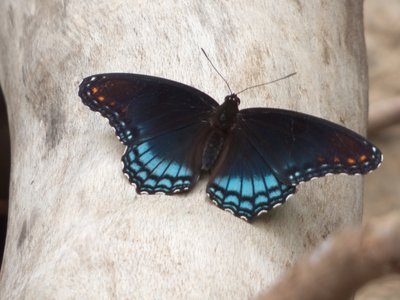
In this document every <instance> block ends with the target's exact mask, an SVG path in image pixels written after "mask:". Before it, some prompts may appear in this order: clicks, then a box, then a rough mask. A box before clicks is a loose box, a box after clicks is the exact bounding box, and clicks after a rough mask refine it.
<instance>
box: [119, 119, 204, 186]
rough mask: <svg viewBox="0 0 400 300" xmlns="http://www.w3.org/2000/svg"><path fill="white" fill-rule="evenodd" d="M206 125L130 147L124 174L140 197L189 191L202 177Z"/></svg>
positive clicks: (189, 127)
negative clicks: (201, 168)
mask: <svg viewBox="0 0 400 300" xmlns="http://www.w3.org/2000/svg"><path fill="white" fill-rule="evenodd" d="M205 131H207V127H206V126H205V125H204V124H201V123H200V124H196V125H190V126H187V127H184V128H181V129H176V130H174V131H172V132H169V133H167V134H163V135H159V136H157V137H155V138H152V139H149V140H147V141H145V142H142V143H139V144H134V145H130V146H128V147H127V150H126V152H125V154H124V155H123V157H122V162H123V164H124V169H123V172H124V173H125V174H126V175H127V176H128V178H129V181H130V182H131V183H133V184H135V185H136V191H137V192H138V193H147V194H155V193H164V194H172V193H177V192H182V191H187V190H189V189H190V188H191V187H192V185H193V184H194V183H196V181H197V179H198V177H199V175H200V167H201V154H202V153H201V151H199V149H201V144H202V143H203V142H204V141H203V138H202V137H204V136H205V135H204V132H205Z"/></svg>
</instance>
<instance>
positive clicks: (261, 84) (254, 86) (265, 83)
mask: <svg viewBox="0 0 400 300" xmlns="http://www.w3.org/2000/svg"><path fill="white" fill-rule="evenodd" d="M296 74H297V72H294V73H290V74H289V75H286V76H284V77H282V78H278V79H275V80H273V81H269V82H264V83H260V84H256V85H253V86H249V87H247V88H245V89H244V90H241V91H240V92H238V93H236V95H239V94H240V93H243V92H245V91H247V90H250V89H254V88H256V87H260V86H263V85H267V84H271V83H274V82H277V81H279V80H282V79H286V78H289V77H291V76H293V75H296Z"/></svg>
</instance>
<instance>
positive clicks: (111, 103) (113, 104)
mask: <svg viewBox="0 0 400 300" xmlns="http://www.w3.org/2000/svg"><path fill="white" fill-rule="evenodd" d="M115 104H117V103H116V102H115V101H111V102H110V104H108V105H109V106H111V107H114V106H115Z"/></svg>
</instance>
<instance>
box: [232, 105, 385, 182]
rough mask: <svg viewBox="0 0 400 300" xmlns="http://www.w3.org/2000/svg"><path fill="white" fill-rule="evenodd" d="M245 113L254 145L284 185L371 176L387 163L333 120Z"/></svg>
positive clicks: (243, 121)
mask: <svg viewBox="0 0 400 300" xmlns="http://www.w3.org/2000/svg"><path fill="white" fill-rule="evenodd" d="M239 114H240V116H239V119H240V124H241V125H240V126H241V127H242V128H243V130H244V131H245V132H246V134H247V135H248V138H249V141H250V143H251V144H252V146H253V147H254V148H255V149H257V152H258V153H259V154H260V155H261V156H262V157H263V159H264V160H265V161H266V162H267V163H268V165H269V166H270V167H271V168H272V170H273V173H274V174H275V176H276V177H277V178H278V179H279V180H280V181H281V182H285V183H287V184H298V183H299V182H303V181H308V180H310V179H312V178H314V177H321V176H324V175H326V174H328V173H333V174H338V173H346V174H365V173H368V172H370V171H372V170H374V169H375V168H377V167H378V166H379V164H380V163H381V160H382V154H381V152H380V151H379V149H378V148H376V147H375V146H374V145H373V144H371V143H370V142H369V141H367V140H366V139H365V138H363V137H362V136H360V135H359V134H357V133H355V132H353V131H351V130H349V129H347V128H344V127H342V126H340V125H337V124H334V123H332V122H329V121H327V120H323V119H320V118H317V117H313V116H310V115H306V114H302V113H298V112H294V111H287V110H281V109H271V108H250V109H244V110H241V111H240V113H239Z"/></svg>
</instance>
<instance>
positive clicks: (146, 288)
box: [0, 0, 367, 299]
mask: <svg viewBox="0 0 400 300" xmlns="http://www.w3.org/2000/svg"><path fill="white" fill-rule="evenodd" d="M200 47H204V48H205V49H206V50H207V51H208V53H209V55H210V56H211V57H212V58H213V59H214V61H215V64H216V65H217V66H218V67H219V69H220V70H221V72H222V73H223V74H225V76H226V77H227V79H228V80H229V82H230V83H231V86H232V87H233V88H234V89H235V90H239V89H241V88H244V87H246V86H249V85H252V84H257V83H260V82H264V81H266V80H267V81H268V80H271V79H275V78H278V77H280V76H283V75H286V74H289V73H291V72H293V71H296V72H298V75H296V76H295V77H291V78H290V79H288V80H284V81H281V82H279V83H276V84H274V85H270V86H268V87H266V88H260V89H257V90H252V91H251V92H248V93H246V94H243V95H242V96H241V99H242V108H243V107H249V106H275V107H282V108H289V109H294V110H298V111H302V112H306V113H310V114H314V115H317V116H321V117H324V118H327V119H329V120H332V121H335V122H338V123H340V124H343V125H346V126H348V127H350V128H352V129H354V130H356V131H358V132H364V128H365V124H366V116H367V114H366V112H367V69H366V55H365V46H364V39H363V24H362V1H361V0H354V1H323V0H321V1H304V0H297V1H269V2H265V1H253V2H252V3H251V4H250V3H249V2H247V1H235V2H229V3H228V2H225V1H217V2H215V1H209V2H204V1H178V2H176V1H151V2H147V1H126V0H118V1H103V0H100V1H93V2H90V1H87V2H85V1H76V0H70V1H66V0H65V1H43V0H40V1H39V0H37V1H22V0H13V1H11V0H2V1H1V2H0V66H1V68H0V84H1V86H2V88H3V91H4V95H5V98H6V101H7V105H8V115H9V121H10V128H11V139H12V174H11V199H10V206H9V230H8V234H7V245H6V252H5V257H4V263H3V269H2V271H1V277H0V280H1V281H0V298H1V299H21V298H24V299H66V298H81V299H94V298H101V299H112V298H115V299H117V298H118V299H122V298H131V299H132V298H137V299H143V298H146V299H151V298H157V299H159V298H164V299H168V298H173V299H187V298H214V299H224V298H225V299H245V298H248V297H250V296H252V295H255V294H256V293H258V292H259V291H260V290H262V289H264V288H265V287H266V286H268V285H270V284H271V282H273V281H274V280H275V279H276V278H277V277H278V276H279V275H281V274H282V272H283V271H284V270H285V269H286V268H287V267H289V266H290V265H291V264H292V263H293V262H294V261H295V260H296V259H297V258H298V257H299V256H301V255H302V254H303V253H304V252H305V251H306V250H308V249H310V248H312V247H313V246H314V245H315V244H316V243H317V242H318V241H319V240H321V239H323V238H324V237H326V236H327V235H328V234H329V233H330V232H331V231H333V230H335V229H336V228H338V227H341V226H343V225H345V224H349V223H355V222H359V220H360V216H361V212H362V180H361V179H360V178H359V177H358V178H357V177H345V176H334V177H327V178H323V179H320V180H317V181H313V182H311V183H307V184H304V185H301V186H300V190H299V192H298V193H297V194H296V195H295V196H294V197H292V199H291V201H289V203H288V204H287V205H285V206H284V207H283V208H279V209H276V210H275V211H274V212H273V213H271V214H270V215H267V216H264V217H262V218H260V219H259V220H258V221H256V222H254V223H253V224H247V223H245V222H244V221H241V220H240V219H238V218H235V217H233V216H231V215H230V214H229V213H226V212H224V211H222V210H220V209H218V208H216V207H214V206H213V205H211V204H210V202H209V201H208V200H207V199H206V196H205V191H204V190H205V184H206V182H205V181H204V180H203V181H201V182H200V183H199V184H198V185H197V187H196V188H195V190H194V191H193V192H192V193H191V194H189V195H185V196H176V197H168V196H160V195H157V196H137V195H136V194H135V192H134V190H133V188H132V187H131V186H130V185H129V184H128V182H127V180H126V178H125V177H124V176H123V175H122V172H121V166H120V157H121V154H122V153H123V150H124V147H123V146H122V145H120V144H119V143H118V142H117V139H116V138H115V137H114V133H113V130H112V129H111V128H110V127H109V125H108V124H107V122H106V121H105V120H104V119H102V118H101V117H100V116H98V115H96V114H94V113H92V112H91V111H90V110H89V109H88V108H87V107H85V106H84V105H82V103H81V102H80V99H79V98H78V96H77V90H78V84H79V83H80V81H81V79H82V78H83V77H85V76H87V75H90V74H95V73H100V72H113V71H122V72H132V73H143V74H150V75H156V76H163V77H166V78H170V79H173V80H177V81H181V82H184V83H187V84H191V85H193V86H195V87H197V88H199V89H201V90H203V91H205V92H206V93H208V94H210V95H211V96H214V97H215V98H216V99H218V100H221V101H222V99H223V97H224V96H225V94H227V90H226V87H225V86H224V83H223V82H222V81H221V80H220V79H219V78H218V77H217V75H216V74H215V72H214V71H213V70H212V69H211V68H210V65H209V64H208V62H207V61H206V60H205V59H204V57H203V56H202V55H201V52H200Z"/></svg>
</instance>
